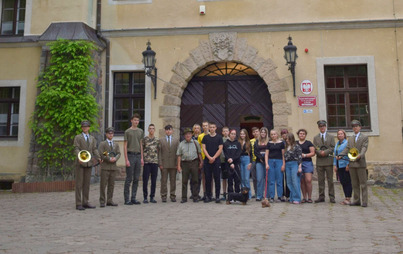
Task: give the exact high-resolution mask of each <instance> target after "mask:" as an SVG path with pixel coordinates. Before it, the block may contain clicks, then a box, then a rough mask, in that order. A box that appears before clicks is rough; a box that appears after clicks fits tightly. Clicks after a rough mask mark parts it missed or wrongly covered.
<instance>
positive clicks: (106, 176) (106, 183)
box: [99, 169, 117, 204]
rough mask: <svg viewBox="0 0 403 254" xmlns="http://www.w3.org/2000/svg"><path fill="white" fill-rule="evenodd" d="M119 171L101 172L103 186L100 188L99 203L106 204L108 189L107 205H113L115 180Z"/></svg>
mask: <svg viewBox="0 0 403 254" xmlns="http://www.w3.org/2000/svg"><path fill="white" fill-rule="evenodd" d="M116 171H117V170H106V169H102V170H101V184H100V187H99V203H101V204H105V189H106V187H108V191H107V194H106V195H107V196H106V203H107V204H110V203H112V202H113V201H112V198H113V189H114V188H115V178H116Z"/></svg>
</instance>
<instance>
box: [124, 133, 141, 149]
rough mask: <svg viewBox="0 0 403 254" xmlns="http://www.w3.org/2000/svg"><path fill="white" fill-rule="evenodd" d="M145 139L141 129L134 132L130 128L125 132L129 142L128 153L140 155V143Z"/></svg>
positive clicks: (126, 139)
mask: <svg viewBox="0 0 403 254" xmlns="http://www.w3.org/2000/svg"><path fill="white" fill-rule="evenodd" d="M143 138H144V131H143V130H142V129H140V128H137V129H135V130H133V129H132V128H129V129H127V130H126V131H125V139H124V141H126V142H127V151H128V152H132V153H140V150H141V149H140V142H141V140H142V139H143Z"/></svg>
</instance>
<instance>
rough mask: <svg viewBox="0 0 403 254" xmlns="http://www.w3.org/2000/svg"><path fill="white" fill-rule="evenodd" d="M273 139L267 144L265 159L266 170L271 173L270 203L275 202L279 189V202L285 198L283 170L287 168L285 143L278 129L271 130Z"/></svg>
mask: <svg viewBox="0 0 403 254" xmlns="http://www.w3.org/2000/svg"><path fill="white" fill-rule="evenodd" d="M270 138H271V140H270V141H269V143H268V144H267V147H266V154H265V161H266V171H267V172H268V173H269V177H268V178H270V181H269V193H270V199H269V201H270V203H273V202H274V195H275V194H276V189H277V200H276V201H277V202H280V201H282V198H283V172H284V170H285V163H284V148H285V146H284V143H283V141H281V140H280V139H279V135H278V132H277V131H276V130H274V129H273V130H271V131H270Z"/></svg>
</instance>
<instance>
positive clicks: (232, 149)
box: [223, 139, 242, 164]
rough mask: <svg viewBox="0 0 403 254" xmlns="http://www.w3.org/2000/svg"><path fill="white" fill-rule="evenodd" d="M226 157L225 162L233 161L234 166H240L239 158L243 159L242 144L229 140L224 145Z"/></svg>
mask: <svg viewBox="0 0 403 254" xmlns="http://www.w3.org/2000/svg"><path fill="white" fill-rule="evenodd" d="M223 150H224V156H225V162H227V161H228V159H230V158H231V159H232V160H233V161H234V162H233V163H234V164H238V163H239V162H240V161H239V158H240V157H241V152H242V149H241V144H240V143H239V142H238V140H234V141H231V140H229V139H228V140H227V141H225V143H224V148H223Z"/></svg>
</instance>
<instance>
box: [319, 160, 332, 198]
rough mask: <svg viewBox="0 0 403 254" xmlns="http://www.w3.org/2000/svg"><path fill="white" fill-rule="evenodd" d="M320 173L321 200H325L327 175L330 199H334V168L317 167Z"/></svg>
mask: <svg viewBox="0 0 403 254" xmlns="http://www.w3.org/2000/svg"><path fill="white" fill-rule="evenodd" d="M316 170H317V171H318V185H319V199H325V174H326V179H327V186H328V188H329V198H330V199H334V183H333V166H332V165H330V166H316Z"/></svg>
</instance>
